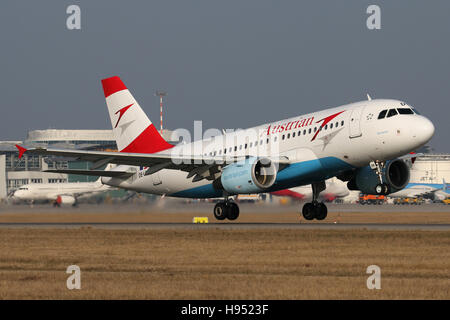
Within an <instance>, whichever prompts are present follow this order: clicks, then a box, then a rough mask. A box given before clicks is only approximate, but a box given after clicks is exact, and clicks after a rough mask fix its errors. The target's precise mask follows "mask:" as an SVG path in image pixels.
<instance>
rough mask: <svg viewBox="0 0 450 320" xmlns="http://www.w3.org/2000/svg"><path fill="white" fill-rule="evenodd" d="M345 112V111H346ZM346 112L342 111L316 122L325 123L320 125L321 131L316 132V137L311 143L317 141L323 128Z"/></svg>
mask: <svg viewBox="0 0 450 320" xmlns="http://www.w3.org/2000/svg"><path fill="white" fill-rule="evenodd" d="M344 111H345V110H344ZM344 111H340V112H338V113H335V114H332V115H331V116H328V117H326V118H323V119H320V120H318V121H316V123H319V122H320V121H323V122H322V124H321V125H320V127H319V129H318V130H317V131H316V134H315V135H314V137H313V138H312V139H311V141H314V139H316V137H317V135H318V134H319V132H320V131H321V130H322V128H323V127H325V126H326V125H327V124H328V122H330V121H331V120H333V119H334V118H336V117H337V116H338V115H340V114H341V113H342V112H344Z"/></svg>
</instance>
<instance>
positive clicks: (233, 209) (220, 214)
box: [214, 199, 239, 220]
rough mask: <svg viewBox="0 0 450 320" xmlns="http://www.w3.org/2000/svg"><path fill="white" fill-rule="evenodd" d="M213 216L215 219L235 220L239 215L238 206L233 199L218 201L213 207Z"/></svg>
mask: <svg viewBox="0 0 450 320" xmlns="http://www.w3.org/2000/svg"><path fill="white" fill-rule="evenodd" d="M214 217H215V218H216V219H217V220H225V219H228V220H236V219H237V218H238V217H239V207H238V205H237V204H236V203H235V202H234V201H233V200H229V199H226V200H225V201H220V202H218V203H217V204H216V205H215V207H214Z"/></svg>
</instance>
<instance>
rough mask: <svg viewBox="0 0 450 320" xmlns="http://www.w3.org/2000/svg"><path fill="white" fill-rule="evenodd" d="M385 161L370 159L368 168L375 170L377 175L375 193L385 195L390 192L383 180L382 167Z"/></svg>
mask: <svg viewBox="0 0 450 320" xmlns="http://www.w3.org/2000/svg"><path fill="white" fill-rule="evenodd" d="M385 165H386V163H385V162H384V161H379V160H377V161H372V162H370V168H371V169H372V170H373V171H374V172H375V174H376V175H377V176H378V181H379V182H380V183H378V184H377V185H376V186H375V193H376V194H382V195H386V194H389V193H390V191H391V190H390V187H389V185H388V184H387V183H384V182H383V169H384V166H385Z"/></svg>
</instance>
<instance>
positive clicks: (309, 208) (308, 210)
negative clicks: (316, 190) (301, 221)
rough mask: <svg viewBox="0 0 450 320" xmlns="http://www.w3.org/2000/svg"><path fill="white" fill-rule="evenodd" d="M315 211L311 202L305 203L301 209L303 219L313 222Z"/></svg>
mask: <svg viewBox="0 0 450 320" xmlns="http://www.w3.org/2000/svg"><path fill="white" fill-rule="evenodd" d="M315 211H316V210H315V207H314V205H313V204H312V203H311V202H308V203H305V204H304V206H303V209H302V214H303V218H305V219H306V220H313V219H314V217H315V215H316V212H315Z"/></svg>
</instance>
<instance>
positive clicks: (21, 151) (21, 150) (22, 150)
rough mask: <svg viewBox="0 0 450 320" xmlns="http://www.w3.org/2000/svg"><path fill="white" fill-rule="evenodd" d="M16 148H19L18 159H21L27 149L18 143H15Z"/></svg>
mask: <svg viewBox="0 0 450 320" xmlns="http://www.w3.org/2000/svg"><path fill="white" fill-rule="evenodd" d="M16 148H17V150H19V159H21V158H22V156H23V154H24V153H25V152H26V151H27V149H25V148H24V147H21V146H19V145H18V144H16Z"/></svg>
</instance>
